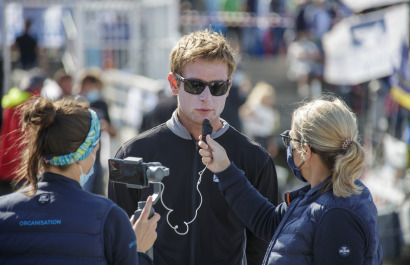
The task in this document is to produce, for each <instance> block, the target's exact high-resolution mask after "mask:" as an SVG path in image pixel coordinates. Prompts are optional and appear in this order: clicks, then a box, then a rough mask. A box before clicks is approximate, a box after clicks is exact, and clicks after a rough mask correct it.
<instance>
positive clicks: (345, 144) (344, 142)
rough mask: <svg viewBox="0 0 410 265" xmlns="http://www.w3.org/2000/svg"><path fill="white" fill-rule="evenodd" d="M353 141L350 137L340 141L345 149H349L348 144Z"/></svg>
mask: <svg viewBox="0 0 410 265" xmlns="http://www.w3.org/2000/svg"><path fill="white" fill-rule="evenodd" d="M352 143H353V139H352V138H350V137H349V138H346V139H345V140H344V141H343V143H342V149H343V150H345V151H347V149H349V147H350V145H351V144H352Z"/></svg>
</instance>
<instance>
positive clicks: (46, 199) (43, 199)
mask: <svg viewBox="0 0 410 265" xmlns="http://www.w3.org/2000/svg"><path fill="white" fill-rule="evenodd" d="M49 203H50V194H48V193H43V194H41V195H40V197H39V198H38V205H40V206H45V205H47V204H49Z"/></svg>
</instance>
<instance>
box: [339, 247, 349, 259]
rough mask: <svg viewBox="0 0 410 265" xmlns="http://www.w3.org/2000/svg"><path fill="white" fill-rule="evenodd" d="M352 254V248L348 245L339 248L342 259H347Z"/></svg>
mask: <svg viewBox="0 0 410 265" xmlns="http://www.w3.org/2000/svg"><path fill="white" fill-rule="evenodd" d="M349 254H350V247H349V246H347V245H341V246H340V247H339V255H340V256H342V257H347V256H349Z"/></svg>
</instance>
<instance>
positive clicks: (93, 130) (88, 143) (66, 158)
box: [44, 109, 101, 166]
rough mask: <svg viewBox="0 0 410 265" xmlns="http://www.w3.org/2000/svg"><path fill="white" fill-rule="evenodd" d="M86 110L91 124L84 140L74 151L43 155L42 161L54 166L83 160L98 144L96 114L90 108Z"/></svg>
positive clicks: (98, 128)
mask: <svg viewBox="0 0 410 265" xmlns="http://www.w3.org/2000/svg"><path fill="white" fill-rule="evenodd" d="M88 110H89V111H90V113H91V126H90V131H89V132H88V135H87V138H85V141H84V142H83V143H82V144H81V145H80V147H78V149H77V151H75V152H74V153H71V154H67V155H61V156H48V157H47V156H45V157H44V161H45V162H46V164H50V165H54V166H62V165H69V164H72V163H74V162H78V161H81V160H84V159H86V158H87V157H88V156H89V155H90V154H91V152H92V151H93V150H94V148H95V146H96V145H97V144H98V140H100V134H101V130H100V122H99V121H98V117H97V114H96V113H95V111H93V110H91V109H88Z"/></svg>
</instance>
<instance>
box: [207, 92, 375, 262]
mask: <svg viewBox="0 0 410 265" xmlns="http://www.w3.org/2000/svg"><path fill="white" fill-rule="evenodd" d="M281 136H282V139H283V143H284V144H285V146H286V147H287V161H288V164H289V167H290V168H291V169H292V171H293V173H294V174H295V176H296V177H297V178H298V179H300V180H301V181H304V182H308V185H306V186H305V187H303V188H301V189H299V190H296V191H293V192H289V193H287V194H286V195H285V202H283V203H282V204H280V205H278V206H277V207H275V206H274V205H272V204H270V203H269V202H268V201H267V200H266V199H264V198H263V197H262V196H261V195H260V194H259V193H258V192H257V191H256V190H255V189H253V188H252V187H251V186H250V185H249V183H248V182H247V181H246V178H245V176H244V173H243V171H241V170H240V169H238V168H237V167H236V166H235V165H234V164H233V163H231V162H230V160H229V158H228V157H227V155H226V153H225V151H224V148H223V147H222V146H220V145H219V144H218V143H217V142H215V141H213V140H212V139H211V138H210V137H207V139H206V140H207V143H208V144H206V143H204V142H202V141H201V142H200V146H201V147H202V148H203V149H201V150H200V154H201V156H202V157H203V158H202V162H203V163H204V164H205V165H207V167H208V169H210V170H211V171H213V172H215V175H216V177H217V178H218V180H219V184H218V185H219V189H220V190H221V192H222V193H223V194H224V196H225V199H226V201H227V203H228V204H229V205H230V206H231V207H232V209H234V211H235V212H236V213H237V214H238V216H240V218H241V219H242V221H243V222H244V223H245V224H246V225H247V227H248V228H249V229H250V230H251V231H253V232H254V233H255V234H256V235H258V236H259V237H261V238H263V239H265V240H268V241H270V245H269V247H268V249H267V252H266V255H265V259H264V261H263V264H275V265H277V264H292V265H297V264H316V265H321V264H323V265H324V264H332V265H334V264H382V250H381V245H380V239H379V230H378V223H377V210H376V207H375V205H374V202H373V200H372V196H371V193H370V191H369V190H368V189H367V187H366V186H365V185H364V184H363V183H362V182H361V181H360V180H359V177H360V176H361V174H362V170H363V166H364V150H363V148H362V146H361V145H360V144H359V142H358V131H357V124H356V118H355V115H354V114H353V112H352V111H351V110H350V109H349V108H348V107H347V106H346V105H345V103H344V102H343V101H341V100H340V99H337V98H324V97H323V98H320V99H316V100H313V101H311V102H308V103H305V104H304V105H302V106H301V107H299V108H298V109H296V110H295V111H294V113H293V117H292V127H291V129H290V130H288V131H285V132H284V133H283V134H281Z"/></svg>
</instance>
